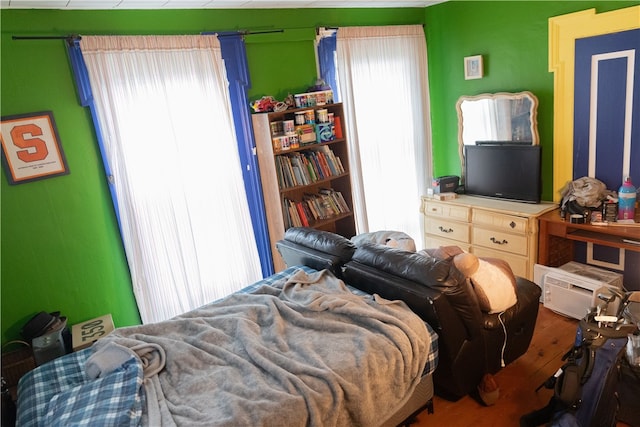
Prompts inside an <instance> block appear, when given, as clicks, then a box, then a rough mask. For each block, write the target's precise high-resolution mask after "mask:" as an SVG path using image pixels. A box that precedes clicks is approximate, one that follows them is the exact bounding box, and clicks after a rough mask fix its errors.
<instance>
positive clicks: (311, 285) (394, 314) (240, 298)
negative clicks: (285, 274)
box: [94, 270, 430, 427]
mask: <svg viewBox="0 0 640 427" xmlns="http://www.w3.org/2000/svg"><path fill="white" fill-rule="evenodd" d="M429 340H430V338H429V335H428V333H427V330H426V327H425V325H424V324H423V322H422V321H421V320H420V318H419V317H418V316H416V315H415V314H413V312H411V311H410V310H409V309H408V308H407V307H406V305H405V304H404V303H402V302H398V301H394V302H391V301H387V300H384V299H382V298H380V297H378V296H374V297H360V296H356V295H354V294H352V293H351V292H350V291H349V290H348V289H347V288H346V286H345V285H344V283H343V282H342V281H340V280H338V279H336V278H335V277H334V276H333V275H332V274H331V273H330V272H328V271H326V270H324V271H321V272H318V273H314V274H311V275H307V274H306V273H304V272H303V271H298V272H297V273H296V274H294V275H293V276H292V277H291V278H289V280H287V281H286V283H283V282H280V283H276V284H275V285H273V286H263V287H261V288H260V289H258V291H256V292H255V293H251V294H233V295H231V296H229V297H227V298H225V299H222V300H220V301H217V302H215V303H212V304H209V305H207V306H204V307H202V308H199V309H196V310H193V311H191V312H189V313H187V314H185V315H182V316H179V317H176V318H174V319H171V320H168V321H164V322H159V323H154V324H149V325H141V326H136V327H130V328H122V329H118V330H116V331H115V332H114V333H112V334H111V335H109V336H107V337H105V338H103V339H102V340H100V341H99V342H98V343H96V345H94V347H95V349H96V350H97V351H100V349H101V348H106V347H109V346H113V345H114V344H118V345H122V346H125V347H127V348H129V349H135V350H136V351H142V352H143V353H144V354H146V355H147V356H149V354H150V353H152V352H153V349H154V348H155V346H156V345H157V346H159V347H160V348H161V349H164V353H165V354H164V355H159V356H158V357H151V359H152V360H156V361H157V360H161V359H162V357H166V359H165V366H164V369H162V370H160V371H159V372H157V371H158V370H157V369H156V368H157V367H154V369H153V370H152V371H151V373H152V374H151V375H146V376H145V377H146V379H145V385H144V388H145V392H146V401H147V413H146V415H145V417H144V418H143V421H144V423H145V424H148V425H152V426H155V425H160V424H161V425H163V426H165V425H166V426H171V425H184V426H198V425H201V426H252V427H258V426H265V427H266V426H278V427H281V426H347V425H349V426H375V425H378V424H380V423H381V422H383V421H385V420H386V418H387V417H388V416H390V415H391V414H392V413H393V412H394V411H395V410H396V409H398V408H399V407H400V406H401V405H402V404H404V402H405V401H406V399H407V398H408V397H409V395H410V394H411V392H412V391H413V389H414V388H415V386H416V385H417V383H418V381H419V379H420V374H421V373H422V370H423V369H424V365H425V363H426V358H427V352H428V349H429V345H430V343H429Z"/></svg>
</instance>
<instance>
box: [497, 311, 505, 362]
mask: <svg viewBox="0 0 640 427" xmlns="http://www.w3.org/2000/svg"><path fill="white" fill-rule="evenodd" d="M504 313H505V312H504V311H502V312H500V314H498V320H499V321H500V324H501V325H502V331H503V332H504V342H503V343H502V352H501V354H500V366H502V367H503V368H504V367H505V366H506V365H505V363H504V350H505V348H506V347H507V327H506V326H505V325H504V320H502V317H501V316H502V315H503V314H504Z"/></svg>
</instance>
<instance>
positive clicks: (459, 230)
mask: <svg viewBox="0 0 640 427" xmlns="http://www.w3.org/2000/svg"><path fill="white" fill-rule="evenodd" d="M470 228H471V227H470V224H469V223H467V222H464V223H463V222H455V221H446V220H443V219H440V218H437V217H429V216H426V217H425V220H424V230H425V232H426V233H428V234H431V235H434V236H435V237H437V238H440V239H453V240H457V241H459V242H465V243H468V242H469V229H470Z"/></svg>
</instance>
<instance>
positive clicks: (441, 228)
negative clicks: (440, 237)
mask: <svg viewBox="0 0 640 427" xmlns="http://www.w3.org/2000/svg"><path fill="white" fill-rule="evenodd" d="M438 229H439V230H440V231H442V232H443V233H453V229H451V228H444V227H443V226H440V227H438Z"/></svg>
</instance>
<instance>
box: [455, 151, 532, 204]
mask: <svg viewBox="0 0 640 427" xmlns="http://www.w3.org/2000/svg"><path fill="white" fill-rule="evenodd" d="M540 151H541V149H540V146H539V145H521V144H493V145H492V144H481V145H465V147H464V156H465V167H464V176H465V181H464V192H465V193H466V194H472V195H476V196H484V197H495V198H499V199H506V200H516V201H521V202H527V203H540V193H541V190H542V182H541V181H542V180H541V177H540V161H541V157H540Z"/></svg>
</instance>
